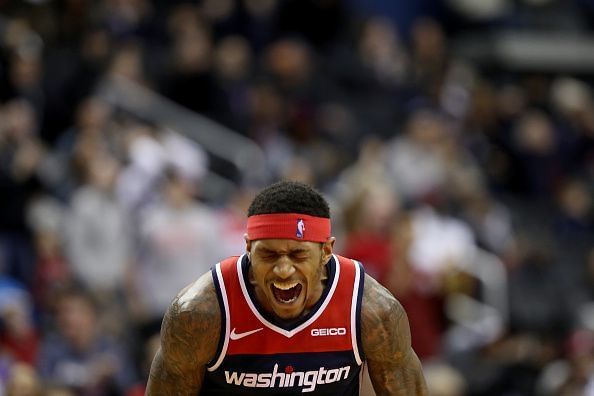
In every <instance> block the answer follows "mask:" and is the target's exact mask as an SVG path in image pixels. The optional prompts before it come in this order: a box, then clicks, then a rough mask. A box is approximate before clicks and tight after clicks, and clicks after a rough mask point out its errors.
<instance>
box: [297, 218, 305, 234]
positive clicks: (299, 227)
mask: <svg viewBox="0 0 594 396" xmlns="http://www.w3.org/2000/svg"><path fill="white" fill-rule="evenodd" d="M304 232H305V223H304V222H303V219H299V220H297V238H303V233H304Z"/></svg>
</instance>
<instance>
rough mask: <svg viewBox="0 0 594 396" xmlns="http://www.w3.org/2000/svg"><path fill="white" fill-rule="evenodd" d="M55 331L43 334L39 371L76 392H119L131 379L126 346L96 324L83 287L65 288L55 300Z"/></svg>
mask: <svg viewBox="0 0 594 396" xmlns="http://www.w3.org/2000/svg"><path fill="white" fill-rule="evenodd" d="M55 315H56V331H55V333H47V334H46V335H45V336H44V339H43V343H42V348H41V352H40V359H39V365H38V367H39V373H40V375H41V376H42V378H43V379H44V380H45V381H49V382H55V383H57V384H59V385H64V386H68V387H69V388H71V389H72V390H73V391H75V393H76V395H80V396H87V395H100V396H107V395H112V394H114V393H115V394H123V393H124V392H125V391H126V390H127V389H128V388H129V387H131V386H132V385H133V383H134V381H135V370H134V366H133V365H132V362H131V358H130V355H128V352H127V350H126V348H125V347H124V346H123V345H121V344H118V343H117V342H115V341H114V340H113V339H110V338H109V337H108V336H107V335H106V334H105V333H104V332H103V329H102V328H100V327H99V322H98V319H99V318H98V315H99V312H97V305H96V303H95V302H94V301H93V299H92V297H91V296H90V295H89V294H87V293H85V292H84V291H81V290H77V289H66V290H64V291H63V293H62V294H61V295H60V296H59V297H58V301H57V303H56V313H55Z"/></svg>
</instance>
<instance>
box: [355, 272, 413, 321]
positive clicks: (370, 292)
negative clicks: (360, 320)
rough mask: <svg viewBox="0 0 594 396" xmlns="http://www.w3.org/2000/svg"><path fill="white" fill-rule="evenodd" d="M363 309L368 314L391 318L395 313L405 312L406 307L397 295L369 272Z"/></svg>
mask: <svg viewBox="0 0 594 396" xmlns="http://www.w3.org/2000/svg"><path fill="white" fill-rule="evenodd" d="M361 310H362V313H363V314H366V315H367V316H378V317H381V318H389V317H391V316H392V315H394V314H395V313H396V314H402V313H404V308H402V305H400V302H399V301H398V300H397V299H396V297H394V296H393V295H392V293H390V292H389V291H388V289H386V288H385V287H384V286H382V285H381V284H380V283H379V282H378V281H377V280H375V279H374V278H373V277H371V276H369V275H368V274H365V287H364V289H363V303H362V307H361Z"/></svg>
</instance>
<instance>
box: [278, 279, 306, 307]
mask: <svg viewBox="0 0 594 396" xmlns="http://www.w3.org/2000/svg"><path fill="white" fill-rule="evenodd" d="M270 288H271V289H272V294H274V297H275V298H276V300H277V301H279V302H281V303H283V304H290V303H292V302H293V301H295V300H297V297H299V294H301V289H302V288H303V286H301V284H300V283H298V282H273V283H272V285H271V286H270Z"/></svg>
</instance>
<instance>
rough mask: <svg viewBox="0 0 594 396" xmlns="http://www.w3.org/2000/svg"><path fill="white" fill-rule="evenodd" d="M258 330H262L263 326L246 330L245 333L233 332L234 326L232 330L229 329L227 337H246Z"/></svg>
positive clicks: (234, 338)
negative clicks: (229, 332)
mask: <svg viewBox="0 0 594 396" xmlns="http://www.w3.org/2000/svg"><path fill="white" fill-rule="evenodd" d="M260 330H264V328H263V327H260V328H259V329H254V330H250V331H246V332H245V333H236V332H235V328H233V330H232V331H231V334H229V338H231V339H232V340H240V339H242V338H243V337H247V336H249V335H252V334H254V333H257V332H259V331H260Z"/></svg>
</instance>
